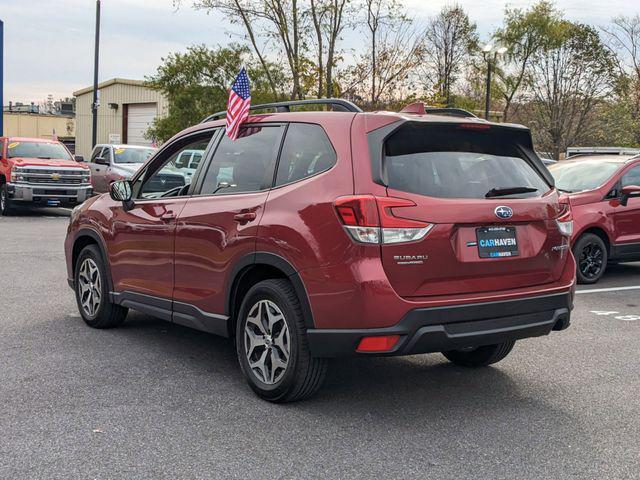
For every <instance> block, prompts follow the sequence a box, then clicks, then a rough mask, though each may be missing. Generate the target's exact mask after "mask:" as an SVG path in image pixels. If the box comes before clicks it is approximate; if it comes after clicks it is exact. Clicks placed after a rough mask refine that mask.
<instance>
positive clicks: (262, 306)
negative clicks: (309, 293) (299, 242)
mask: <svg viewBox="0 0 640 480" xmlns="http://www.w3.org/2000/svg"><path fill="white" fill-rule="evenodd" d="M236 352H237V355H238V360H239V362H240V367H241V368H242V373H243V374H244V376H245V378H246V380H247V382H248V383H249V386H250V387H251V388H252V389H253V391H254V392H255V393H256V394H258V396H260V397H261V398H263V399H265V400H268V401H270V402H275V403H284V402H293V401H296V400H302V399H304V398H307V397H309V396H311V395H313V394H314V393H315V392H316V391H317V390H318V389H319V388H320V386H321V385H322V382H323V381H324V377H325V375H326V371H327V361H326V359H322V358H313V357H311V354H310V352H309V346H308V344H307V337H306V332H305V324H304V318H303V314H302V309H301V307H300V301H299V300H298V297H297V295H296V293H295V291H294V289H293V287H292V286H291V283H289V282H288V281H287V280H280V279H278V280H275V279H274V280H265V281H263V282H260V283H258V284H256V285H254V286H253V287H252V288H251V289H250V290H249V292H247V294H246V295H245V297H244V299H243V301H242V306H241V307H240V312H239V315H238V322H237V325H236Z"/></svg>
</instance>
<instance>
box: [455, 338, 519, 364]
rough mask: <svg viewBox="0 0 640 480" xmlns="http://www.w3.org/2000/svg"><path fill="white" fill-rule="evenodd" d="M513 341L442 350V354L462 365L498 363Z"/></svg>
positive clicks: (513, 343)
mask: <svg viewBox="0 0 640 480" xmlns="http://www.w3.org/2000/svg"><path fill="white" fill-rule="evenodd" d="M515 343H516V342H515V340H513V341H511V342H504V343H498V344H496V345H485V346H482V347H476V348H471V349H463V350H449V351H448V352H442V355H444V356H445V357H446V358H447V360H449V361H450V362H452V363H455V364H456V365H460V366H462V367H486V366H487V365H491V364H492V363H498V362H499V361H500V360H502V359H503V358H504V357H506V356H507V355H509V352H511V350H512V349H513V346H514V345H515Z"/></svg>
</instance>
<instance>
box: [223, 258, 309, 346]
mask: <svg viewBox="0 0 640 480" xmlns="http://www.w3.org/2000/svg"><path fill="white" fill-rule="evenodd" d="M271 278H285V279H287V280H289V281H290V282H291V284H292V285H293V288H294V290H295V292H296V295H297V296H298V299H299V300H300V305H301V307H302V313H303V315H304V322H305V326H306V327H307V328H314V321H313V313H312V311H311V305H310V303H309V297H308V295H307V290H306V288H305V286H304V283H303V282H302V279H301V278H300V275H299V274H298V272H297V270H296V269H295V267H294V266H293V265H292V264H291V263H289V261H288V260H286V259H284V258H282V257H281V256H279V255H276V254H274V253H268V252H257V253H253V254H249V255H246V256H244V257H242V258H241V259H240V260H239V261H238V262H237V263H236V265H235V267H234V269H233V271H232V273H231V276H230V282H229V288H228V290H227V301H226V312H225V313H226V315H227V316H228V317H229V318H230V321H229V330H230V331H229V333H230V336H231V337H233V336H234V335H235V322H236V317H237V313H238V310H239V309H240V304H241V302H242V298H243V297H244V295H245V294H246V293H247V292H248V291H249V289H250V288H251V287H252V286H253V285H255V284H256V283H258V282H260V281H262V280H267V279H271Z"/></svg>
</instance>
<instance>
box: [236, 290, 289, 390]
mask: <svg viewBox="0 0 640 480" xmlns="http://www.w3.org/2000/svg"><path fill="white" fill-rule="evenodd" d="M244 349H245V354H246V356H247V362H248V363H249V368H250V369H251V371H252V372H253V374H254V375H255V377H256V378H257V379H258V380H260V381H261V382H263V383H266V384H267V385H273V384H275V383H277V382H278V381H280V379H281V378H282V377H283V376H284V374H285V372H286V371H287V366H288V365H289V356H290V339H289V328H288V327H287V322H286V321H285V318H284V314H283V313H282V311H281V310H280V308H278V306H277V305H276V304H275V303H274V302H272V301H271V300H260V301H259V302H257V303H256V304H254V305H253V307H251V309H250V310H249V314H248V315H247V321H246V323H245V327H244Z"/></svg>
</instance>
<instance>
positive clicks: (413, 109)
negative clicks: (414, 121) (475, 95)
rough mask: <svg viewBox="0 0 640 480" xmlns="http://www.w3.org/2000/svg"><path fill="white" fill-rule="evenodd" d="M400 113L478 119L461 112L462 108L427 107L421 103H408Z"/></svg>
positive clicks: (469, 113)
mask: <svg viewBox="0 0 640 480" xmlns="http://www.w3.org/2000/svg"><path fill="white" fill-rule="evenodd" d="M400 113H413V114H416V115H425V114H427V113H430V114H433V115H448V116H451V117H466V118H478V117H476V116H475V115H474V114H473V113H471V112H468V111H467V110H463V109H462V108H448V107H447V108H440V107H427V106H426V105H425V104H424V103H423V102H414V103H410V104H409V105H407V106H406V107H404V108H403V109H402V110H400Z"/></svg>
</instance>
